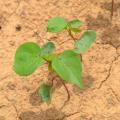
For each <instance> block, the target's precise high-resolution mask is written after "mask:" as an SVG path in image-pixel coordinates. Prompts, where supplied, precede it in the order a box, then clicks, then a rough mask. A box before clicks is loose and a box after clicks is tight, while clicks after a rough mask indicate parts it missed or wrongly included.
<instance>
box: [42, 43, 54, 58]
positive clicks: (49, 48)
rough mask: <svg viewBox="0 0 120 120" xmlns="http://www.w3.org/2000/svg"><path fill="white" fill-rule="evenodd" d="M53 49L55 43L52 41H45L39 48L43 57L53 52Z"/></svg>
mask: <svg viewBox="0 0 120 120" xmlns="http://www.w3.org/2000/svg"><path fill="white" fill-rule="evenodd" d="M54 49H55V45H54V43H52V42H48V43H46V44H45V45H44V46H43V47H42V48H41V53H40V55H41V56H42V57H43V58H44V57H47V56H49V55H50V54H52V53H53V51H54Z"/></svg>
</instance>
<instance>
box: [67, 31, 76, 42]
mask: <svg viewBox="0 0 120 120" xmlns="http://www.w3.org/2000/svg"><path fill="white" fill-rule="evenodd" d="M68 33H69V35H70V36H71V38H72V39H73V40H74V41H76V38H74V36H73V34H72V32H71V30H70V29H69V30H68Z"/></svg>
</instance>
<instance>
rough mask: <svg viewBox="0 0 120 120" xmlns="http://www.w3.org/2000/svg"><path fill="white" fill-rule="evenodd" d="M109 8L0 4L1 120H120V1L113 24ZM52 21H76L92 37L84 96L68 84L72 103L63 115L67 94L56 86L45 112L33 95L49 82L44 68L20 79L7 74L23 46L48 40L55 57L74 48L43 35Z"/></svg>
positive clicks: (18, 0) (104, 0)
mask: <svg viewBox="0 0 120 120" xmlns="http://www.w3.org/2000/svg"><path fill="white" fill-rule="evenodd" d="M110 8H111V0H0V120H120V0H115V7H114V16H113V19H112V20H111V18H110V10H111V9H110ZM54 16H63V17H65V18H66V19H69V20H72V19H75V18H77V19H80V20H82V21H84V22H85V23H86V26H87V27H88V29H95V30H96V31H97V40H96V43H95V44H94V45H93V46H92V48H91V49H90V50H89V51H88V52H87V53H86V54H84V55H83V61H84V65H83V68H84V71H83V80H87V81H89V83H90V84H89V85H88V87H87V88H86V90H84V91H83V90H80V89H79V88H77V87H76V86H73V85H70V84H67V86H68V89H69V91H70V94H71V99H70V101H69V102H68V103H67V104H66V105H65V106H64V107H63V108H62V109H61V107H62V106H63V104H64V101H65V100H66V99H67V94H66V92H65V90H64V87H63V86H62V85H61V84H60V83H59V82H58V83H55V84H56V85H55V89H54V92H53V95H52V103H51V104H50V105H49V106H47V105H46V104H45V103H42V102H41V100H40V99H39V98H38V96H37V94H36V91H37V89H38V87H39V86H40V84H42V83H43V82H46V81H48V76H49V74H48V72H47V67H46V66H45V65H44V66H42V67H41V68H39V69H38V70H37V71H36V72H35V73H34V74H32V75H31V76H29V77H25V78H24V77H19V76H18V75H16V74H15V73H14V71H13V70H12V65H13V60H14V55H15V51H16V49H17V47H18V46H19V45H20V44H22V43H24V42H26V41H34V42H37V43H39V44H40V45H43V44H44V43H45V42H46V41H47V39H50V40H52V41H53V42H54V43H55V44H56V47H57V52H62V51H63V50H66V49H70V48H72V47H73V40H72V39H71V38H70V37H69V36H68V33H66V32H62V33H59V34H50V33H47V32H46V26H47V21H48V19H50V18H51V17H54ZM76 37H79V35H76ZM64 41H66V42H64ZM88 73H89V74H88Z"/></svg>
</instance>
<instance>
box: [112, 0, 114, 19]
mask: <svg viewBox="0 0 120 120" xmlns="http://www.w3.org/2000/svg"><path fill="white" fill-rule="evenodd" d="M113 14H114V0H112V8H111V18H112V17H113Z"/></svg>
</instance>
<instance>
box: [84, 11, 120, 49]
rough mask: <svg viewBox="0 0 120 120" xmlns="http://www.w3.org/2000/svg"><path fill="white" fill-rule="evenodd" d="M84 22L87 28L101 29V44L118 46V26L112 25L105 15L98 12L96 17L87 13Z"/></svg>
mask: <svg viewBox="0 0 120 120" xmlns="http://www.w3.org/2000/svg"><path fill="white" fill-rule="evenodd" d="M86 22H87V26H88V29H94V30H96V31H97V30H101V34H100V42H101V43H102V44H110V45H112V46H114V47H115V48H117V47H118V46H120V37H119V35H120V26H119V25H117V24H116V25H113V24H112V21H111V20H110V19H109V18H108V17H107V16H104V15H102V14H101V13H99V14H98V16H97V18H94V17H92V16H90V15H88V16H87V18H86Z"/></svg>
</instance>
